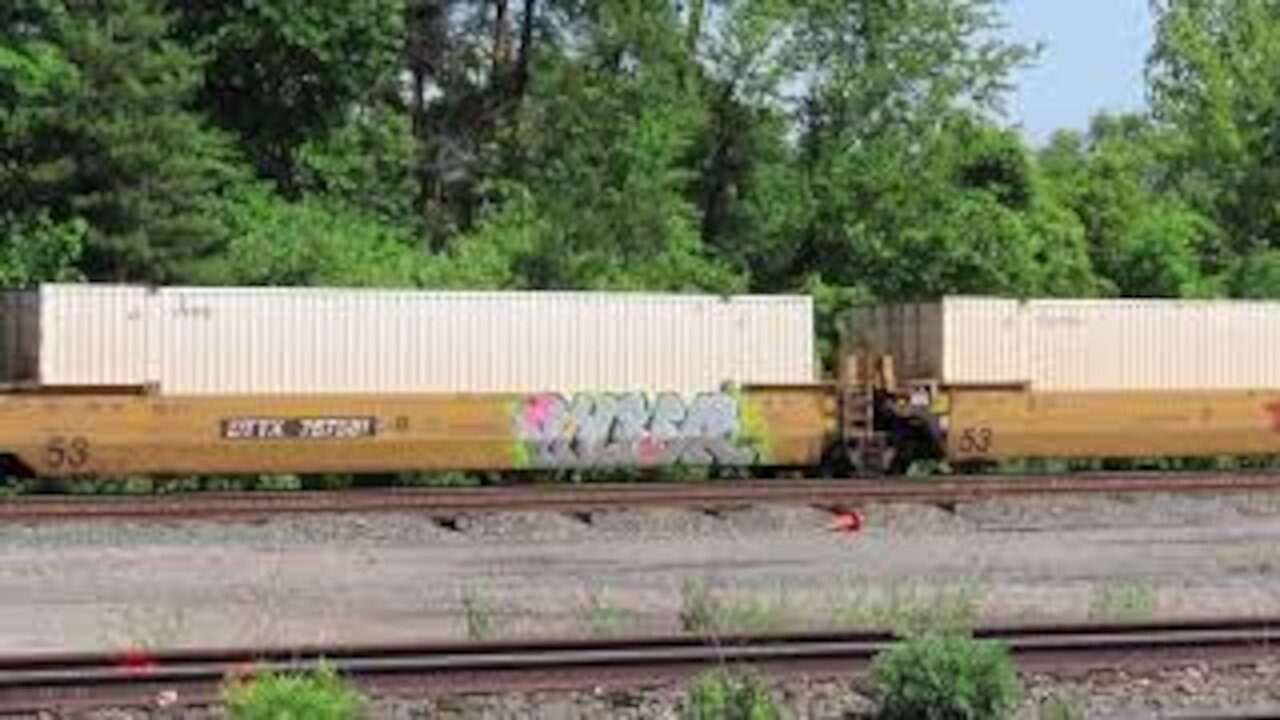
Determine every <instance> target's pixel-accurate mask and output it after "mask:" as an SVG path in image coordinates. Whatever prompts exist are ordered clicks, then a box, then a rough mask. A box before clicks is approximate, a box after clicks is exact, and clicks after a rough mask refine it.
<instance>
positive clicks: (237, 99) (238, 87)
mask: <svg viewBox="0 0 1280 720" xmlns="http://www.w3.org/2000/svg"><path fill="white" fill-rule="evenodd" d="M169 1H170V4H171V6H172V7H173V8H174V9H175V10H176V11H177V13H178V17H179V18H180V22H179V23H178V26H177V30H178V32H179V34H180V36H181V37H182V38H184V40H185V41H186V42H187V44H188V45H189V46H190V47H191V48H192V49H193V50H195V51H196V52H197V53H199V54H200V55H201V56H202V57H206V58H208V63H207V65H206V67H205V72H204V76H203V82H202V83H201V86H200V92H199V98H198V99H199V104H200V106H201V107H202V108H203V109H204V110H205V112H207V113H208V115H209V116H210V117H212V118H213V119H214V120H215V122H216V123H217V124H218V125H219V126H221V127H223V128H225V129H227V130H230V131H232V132H234V133H235V135H236V137H237V138H238V139H239V142H240V145H241V147H242V148H243V149H244V151H245V154H246V156H247V157H248V158H249V159H250V160H251V162H252V163H253V164H254V166H255V167H256V168H257V170H258V172H259V174H260V175H261V176H262V177H265V178H269V179H271V180H274V181H277V182H278V183H280V186H281V188H282V189H283V190H284V191H286V192H288V193H290V194H291V195H296V194H297V193H298V192H300V191H302V190H304V189H317V187H316V186H319V187H318V189H326V188H327V187H328V184H329V183H330V182H331V181H329V180H328V179H326V177H325V173H326V172H327V171H329V170H332V169H334V167H333V165H334V164H336V165H338V166H340V167H339V169H343V170H351V171H352V172H351V173H350V176H347V177H343V178H342V179H340V180H335V181H332V182H334V183H336V184H338V185H339V187H340V188H342V189H343V190H344V191H346V192H349V191H350V190H349V187H347V186H348V185H349V184H351V183H354V182H357V181H363V182H368V181H376V182H377V184H376V185H374V186H372V187H369V186H366V187H367V192H369V193H377V192H381V191H384V190H387V189H390V190H393V191H394V192H396V193H402V192H403V191H404V187H403V175H404V174H405V173H406V172H409V173H411V172H412V164H411V161H412V159H413V158H412V156H405V155H404V154H403V153H404V150H405V143H406V142H408V135H409V130H408V127H407V125H406V124H405V123H404V122H403V121H401V120H400V119H399V118H397V117H396V115H397V114H400V115H402V114H403V113H398V111H397V110H396V108H397V107H398V102H397V97H398V96H397V90H398V87H397V82H398V78H397V75H398V70H399V68H400V67H401V65H400V62H399V61H400V54H401V53H402V51H403V47H404V42H405V39H404V9H403V6H402V3H400V2H397V1H396V0H356V1H353V0H169ZM300 154H302V155H304V156H305V157H303V158H300V157H299V155H300ZM361 155H368V156H372V157H370V158H369V159H368V160H366V161H364V162H363V163H362V162H361V161H360V159H359V158H360V156H361ZM406 161H408V162H406ZM300 164H303V165H304V167H305V170H304V171H300V169H299V165H300ZM361 164H363V167H358V168H352V167H350V166H351V165H361ZM343 166H345V167H343ZM383 171H388V172H390V174H391V176H392V179H391V182H390V188H388V186H387V185H386V184H384V183H383V182H381V178H380V174H381V172H383ZM300 172H302V173H303V174H304V177H299V174H300ZM308 185H310V186H311V187H310V188H308V187H307V186H308Z"/></svg>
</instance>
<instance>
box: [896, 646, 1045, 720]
mask: <svg viewBox="0 0 1280 720" xmlns="http://www.w3.org/2000/svg"><path fill="white" fill-rule="evenodd" d="M871 672H872V678H873V681H874V684H875V694H876V698H877V700H878V702H879V711H878V714H877V717H879V718H881V720H1003V719H1004V718H1008V717H1011V716H1012V714H1013V712H1014V710H1015V709H1016V707H1017V704H1018V699H1019V696H1020V695H1021V692H1022V689H1021V685H1020V683H1019V680H1018V675H1017V672H1016V671H1015V670H1014V666H1013V660H1012V659H1011V658H1010V656H1009V652H1008V649H1007V648H1006V647H1005V646H1004V645H1003V644H1000V643H996V642H992V641H987V640H976V639H974V638H972V637H969V636H967V635H956V634H926V635H920V636H916V637H913V638H910V639H908V640H906V641H904V642H902V643H899V644H897V645H895V646H893V647H892V648H890V649H888V650H885V651H884V652H882V653H881V654H880V655H879V656H877V657H876V659H875V661H874V663H873V664H872V671H871Z"/></svg>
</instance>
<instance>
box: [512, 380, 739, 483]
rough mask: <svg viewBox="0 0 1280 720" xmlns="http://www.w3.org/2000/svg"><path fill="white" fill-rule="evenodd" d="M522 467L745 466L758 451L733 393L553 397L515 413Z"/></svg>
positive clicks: (538, 399)
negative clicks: (746, 429) (745, 427)
mask: <svg viewBox="0 0 1280 720" xmlns="http://www.w3.org/2000/svg"><path fill="white" fill-rule="evenodd" d="M515 432H516V438H517V440H518V442H519V444H520V447H521V448H522V449H523V451H524V452H523V453H522V456H523V457H524V460H525V462H522V463H521V464H527V465H529V466H532V467H538V468H582V467H621V466H655V465H700V466H709V465H721V466H730V465H732V466H740V465H749V464H751V463H752V462H754V461H756V460H757V459H758V458H759V450H758V448H757V447H756V443H755V442H754V441H753V439H752V438H751V437H749V435H750V434H749V433H746V432H744V418H743V413H742V407H741V403H740V400H739V398H738V397H737V396H736V395H734V394H731V393H702V394H699V395H696V396H693V397H690V398H685V397H683V396H680V395H677V394H674V393H664V394H660V395H656V396H652V397H650V396H648V395H644V394H641V393H621V394H616V393H579V394H576V395H572V396H569V397H566V396H563V395H558V394H554V393H544V394H539V395H533V396H531V397H528V398H526V399H525V400H524V401H523V402H521V403H519V404H518V406H517V408H516V412H515Z"/></svg>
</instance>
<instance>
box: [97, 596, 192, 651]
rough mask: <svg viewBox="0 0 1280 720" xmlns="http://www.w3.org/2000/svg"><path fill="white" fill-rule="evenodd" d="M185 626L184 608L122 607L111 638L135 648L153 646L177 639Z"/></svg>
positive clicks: (180, 638) (168, 643) (166, 643)
mask: <svg viewBox="0 0 1280 720" xmlns="http://www.w3.org/2000/svg"><path fill="white" fill-rule="evenodd" d="M186 627H187V611H186V609H185V608H180V607H178V608H163V607H158V606H157V607H154V608H152V607H143V608H132V607H130V608H125V609H124V610H123V611H122V612H121V613H120V616H119V628H118V630H117V631H116V633H113V634H115V635H116V637H113V638H112V641H113V642H115V643H117V644H124V645H126V646H127V647H130V648H133V649H137V650H155V649H157V648H166V647H173V646H175V645H177V644H179V643H180V641H181V640H182V638H183V636H184V635H185V632H186Z"/></svg>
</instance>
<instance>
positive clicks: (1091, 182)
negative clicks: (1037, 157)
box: [1041, 114, 1222, 297]
mask: <svg viewBox="0 0 1280 720" xmlns="http://www.w3.org/2000/svg"><path fill="white" fill-rule="evenodd" d="M1171 140H1172V139H1171V136H1170V134H1169V133H1168V132H1167V131H1164V130H1162V129H1160V128H1157V127H1156V126H1154V125H1153V124H1152V123H1151V122H1149V120H1148V119H1146V118H1144V117H1142V116H1138V115H1128V116H1110V115H1105V114H1104V115H1100V116H1098V117H1096V118H1095V119H1094V121H1093V123H1092V126H1091V129H1090V131H1089V133H1088V135H1087V136H1084V137H1081V136H1080V135H1078V134H1076V133H1073V132H1062V133H1058V134H1056V135H1055V136H1054V137H1053V139H1052V140H1051V142H1050V144H1049V146H1048V147H1047V148H1045V150H1044V151H1043V152H1042V153H1041V166H1042V168H1043V170H1044V174H1045V176H1046V178H1047V179H1048V182H1049V186H1050V188H1051V192H1052V194H1053V195H1054V196H1056V197H1057V198H1058V199H1059V200H1060V201H1061V202H1063V203H1064V204H1065V205H1066V206H1067V207H1069V208H1070V209H1071V210H1072V211H1073V212H1074V213H1075V214H1076V216H1077V217H1078V218H1079V219H1080V221H1081V223H1083V226H1084V231H1085V235H1086V237H1087V244H1088V251H1089V256H1090V259H1091V262H1092V264H1093V267H1094V269H1095V270H1096V271H1097V272H1098V273H1099V275H1101V276H1102V278H1103V279H1104V283H1105V285H1106V288H1105V290H1106V292H1107V293H1109V294H1118V295H1122V296H1125V297H1193V296H1199V295H1204V294H1211V293H1212V292H1213V290H1214V288H1215V287H1216V285H1215V280H1214V278H1215V276H1216V275H1217V274H1218V273H1219V272H1220V271H1221V270H1222V262H1221V259H1220V257H1221V255H1222V248H1221V245H1222V241H1221V239H1220V238H1221V233H1220V232H1219V230H1218V228H1217V226H1216V225H1215V224H1214V223H1213V222H1212V220H1211V219H1210V218H1208V217H1206V216H1205V215H1203V214H1201V213H1199V212H1198V211H1197V210H1195V208H1194V207H1193V205H1192V203H1190V202H1188V201H1187V200H1185V199H1183V197H1182V196H1181V194H1180V193H1179V192H1178V189H1177V187H1176V185H1175V183H1174V180H1173V178H1172V175H1171V172H1172V171H1171V168H1170V165H1169V154H1170V152H1171V151H1172V147H1173V145H1172V141H1171Z"/></svg>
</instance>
